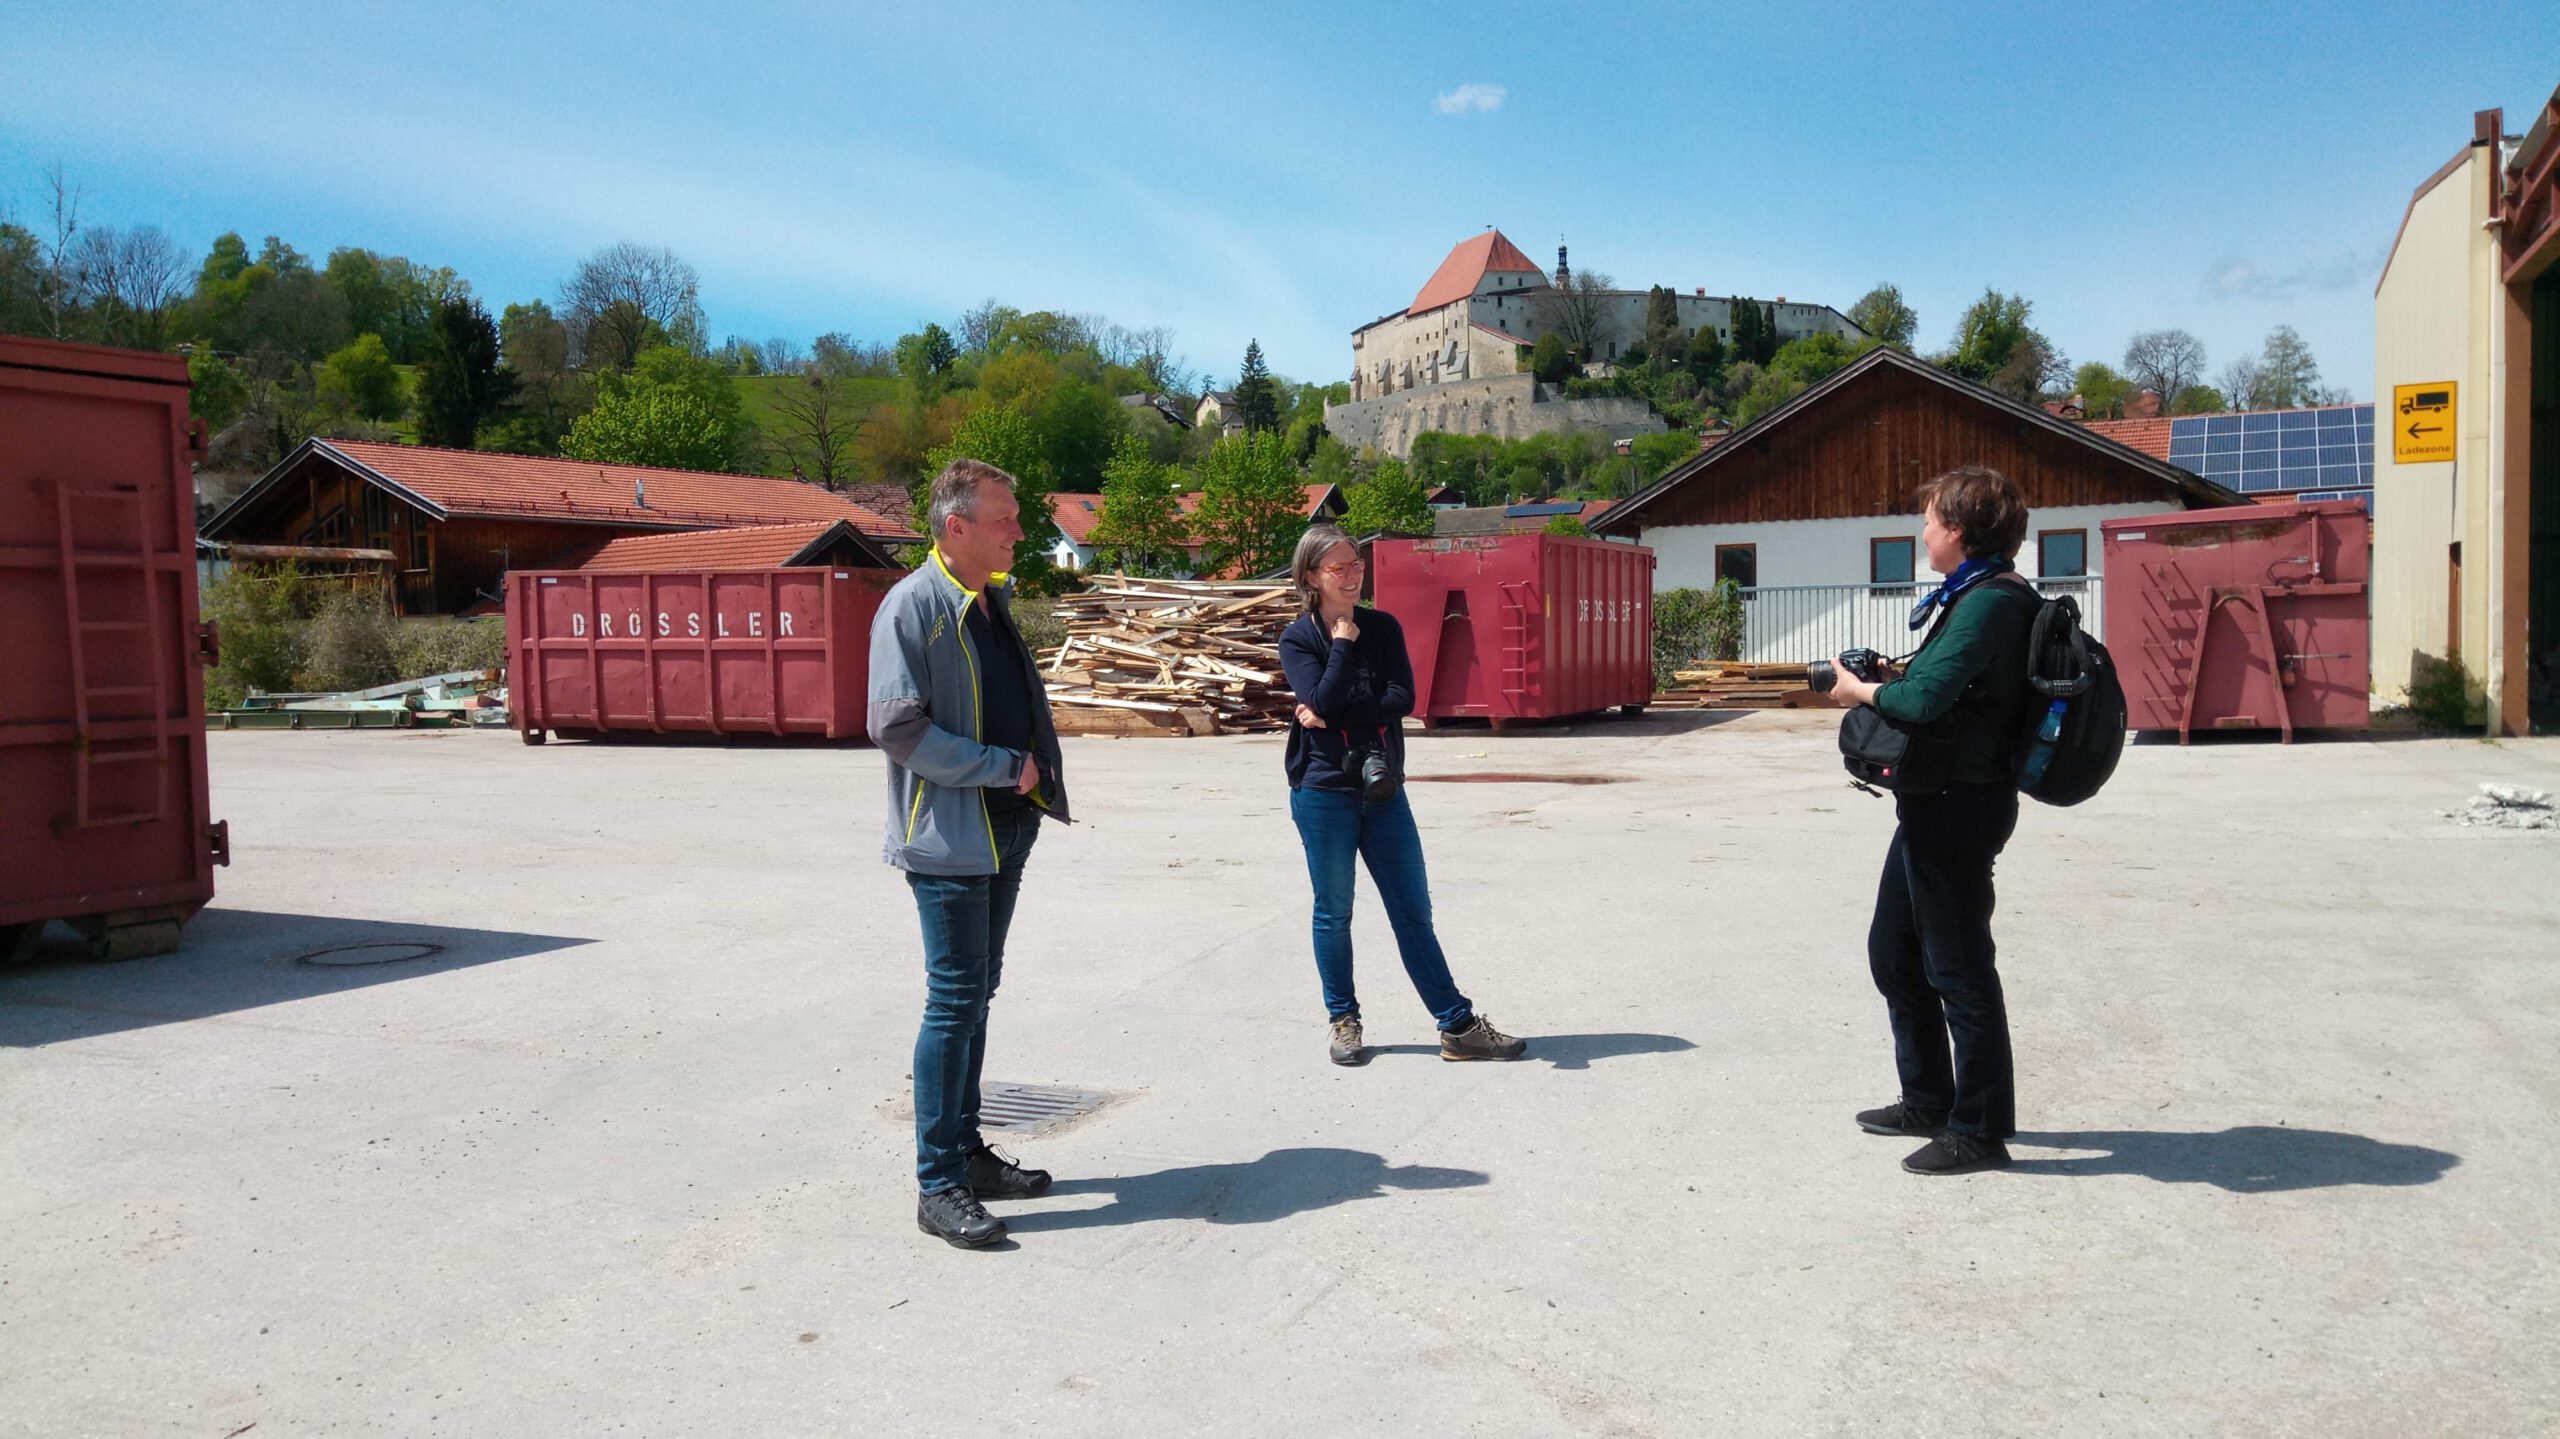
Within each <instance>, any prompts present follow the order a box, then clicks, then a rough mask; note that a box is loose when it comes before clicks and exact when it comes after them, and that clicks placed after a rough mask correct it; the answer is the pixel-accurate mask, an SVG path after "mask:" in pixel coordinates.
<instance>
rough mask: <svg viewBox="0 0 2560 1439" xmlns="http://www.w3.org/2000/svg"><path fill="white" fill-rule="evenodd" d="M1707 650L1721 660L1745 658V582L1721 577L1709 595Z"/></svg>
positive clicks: (1706, 631)
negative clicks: (1743, 626) (1743, 606)
mask: <svg viewBox="0 0 2560 1439" xmlns="http://www.w3.org/2000/svg"><path fill="white" fill-rule="evenodd" d="M1704 628H1705V635H1706V645H1707V653H1708V654H1709V655H1711V656H1713V657H1715V658H1717V659H1720V660H1738V659H1740V658H1742V586H1740V585H1738V584H1736V583H1734V582H1733V581H1731V580H1718V581H1716V587H1715V589H1714V590H1713V591H1711V592H1709V594H1708V595H1707V605H1706V620H1705V626H1704Z"/></svg>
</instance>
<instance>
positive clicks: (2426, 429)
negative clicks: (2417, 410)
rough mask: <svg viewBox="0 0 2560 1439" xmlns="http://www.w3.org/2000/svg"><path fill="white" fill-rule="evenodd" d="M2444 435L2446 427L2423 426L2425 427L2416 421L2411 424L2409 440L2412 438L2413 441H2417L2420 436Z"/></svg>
mask: <svg viewBox="0 0 2560 1439" xmlns="http://www.w3.org/2000/svg"><path fill="white" fill-rule="evenodd" d="M2443 433H2444V426H2442V425H2423V426H2422V425H2420V424H2419V423H2418V422H2417V421H2415V420H2411V421H2410V422H2409V438H2410V439H2413V440H2414V439H2416V438H2417V437H2418V436H2420V435H2441V434H2443Z"/></svg>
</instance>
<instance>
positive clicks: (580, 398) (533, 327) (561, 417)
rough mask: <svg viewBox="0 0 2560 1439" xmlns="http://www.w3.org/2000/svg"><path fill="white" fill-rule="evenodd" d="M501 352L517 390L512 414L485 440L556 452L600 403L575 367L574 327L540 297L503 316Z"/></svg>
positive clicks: (518, 449)
mask: <svg viewBox="0 0 2560 1439" xmlns="http://www.w3.org/2000/svg"><path fill="white" fill-rule="evenodd" d="M498 354H499V358H500V361H501V363H502V364H503V365H504V367H505V370H506V373H507V374H508V375H509V376H511V377H513V379H514V382H515V388H514V392H513V398H512V400H511V401H510V402H509V404H508V407H507V412H506V414H505V415H504V416H503V417H502V419H501V420H500V421H499V422H498V423H497V424H496V426H495V427H494V429H493V430H492V432H491V433H489V434H488V435H486V436H484V437H483V439H482V441H481V443H482V444H483V445H484V446H485V447H487V448H489V449H496V450H505V451H508V452H510V453H514V454H522V455H556V454H558V453H560V441H561V440H562V439H563V438H565V437H566V436H567V435H568V433H569V426H570V425H571V424H572V423H574V422H575V421H576V420H577V418H578V416H579V415H580V414H582V413H584V412H585V411H586V409H587V407H588V406H589V405H591V404H593V403H594V402H595V390H594V385H593V383H592V382H590V381H589V380H587V379H586V378H585V377H584V376H581V375H579V374H577V373H575V372H573V371H572V370H570V368H569V327H568V326H567V325H565V324H563V323H561V320H560V317H559V316H557V315H555V314H553V313H552V312H551V307H550V306H549V305H546V304H544V303H543V302H542V301H540V300H534V301H531V302H529V303H526V304H521V305H509V306H507V309H506V313H505V314H503V315H500V316H499V317H498Z"/></svg>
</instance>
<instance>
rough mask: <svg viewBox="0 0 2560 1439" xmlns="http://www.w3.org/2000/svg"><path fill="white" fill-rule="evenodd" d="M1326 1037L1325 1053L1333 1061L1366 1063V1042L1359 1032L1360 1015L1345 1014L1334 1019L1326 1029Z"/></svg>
mask: <svg viewBox="0 0 2560 1439" xmlns="http://www.w3.org/2000/svg"><path fill="white" fill-rule="evenodd" d="M1327 1038H1328V1041H1329V1042H1328V1043H1327V1045H1326V1047H1325V1055H1326V1057H1327V1058H1329V1059H1331V1060H1332V1061H1333V1062H1334V1063H1336V1064H1366V1063H1368V1062H1369V1046H1368V1042H1367V1041H1366V1040H1365V1039H1364V1038H1363V1037H1362V1035H1361V1033H1360V1016H1358V1015H1356V1014H1346V1015H1344V1016H1343V1017H1342V1018H1340V1019H1337V1020H1335V1021H1334V1022H1333V1023H1332V1025H1331V1026H1330V1027H1329V1028H1328V1030H1327Z"/></svg>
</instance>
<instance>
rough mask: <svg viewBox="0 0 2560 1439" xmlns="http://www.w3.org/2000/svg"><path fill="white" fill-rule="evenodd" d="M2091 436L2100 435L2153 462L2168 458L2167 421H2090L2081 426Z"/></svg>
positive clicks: (2161, 418) (2166, 418) (2163, 418)
mask: <svg viewBox="0 0 2560 1439" xmlns="http://www.w3.org/2000/svg"><path fill="white" fill-rule="evenodd" d="M2081 428H2082V429H2085V430H2087V431H2088V432H2089V433H2090V434H2093V435H2102V436H2104V437H2106V438H2107V439H2110V440H2113V441H2115V442H2116V443H2117V444H2119V445H2123V446H2125V447H2126V448H2128V449H2134V450H2140V451H2141V452H2142V453H2144V454H2146V455H2149V456H2150V457H2151V458H2153V459H2155V460H2165V459H2167V458H2169V420H2168V417H2167V416H2165V415H2164V416H2162V417H2160V418H2159V419H2156V420H2090V421H2088V422H2087V423H2085V424H2083V425H2082V426H2081Z"/></svg>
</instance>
